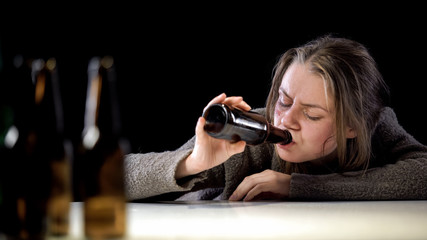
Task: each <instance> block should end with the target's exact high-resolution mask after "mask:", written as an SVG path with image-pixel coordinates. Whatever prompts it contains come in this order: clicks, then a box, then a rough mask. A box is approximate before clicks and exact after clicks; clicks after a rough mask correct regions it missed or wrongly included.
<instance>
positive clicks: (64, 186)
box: [32, 58, 72, 236]
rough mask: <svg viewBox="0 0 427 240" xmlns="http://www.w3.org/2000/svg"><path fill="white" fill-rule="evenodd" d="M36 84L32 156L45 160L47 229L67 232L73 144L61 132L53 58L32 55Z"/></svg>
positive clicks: (52, 232)
mask: <svg viewBox="0 0 427 240" xmlns="http://www.w3.org/2000/svg"><path fill="white" fill-rule="evenodd" d="M32 80H33V83H34V84H35V98H34V101H35V113H34V114H35V116H34V118H33V119H34V121H35V124H34V136H35V137H36V139H37V140H38V142H37V144H36V145H35V146H34V149H35V151H34V156H35V158H36V160H37V161H38V162H46V169H44V170H43V171H47V173H46V174H47V176H49V178H47V179H46V180H45V181H46V185H45V186H47V187H48V188H49V189H48V196H47V201H46V233H47V235H48V236H66V235H67V234H68V232H69V212H70V203H71V201H72V188H71V184H72V183H71V170H72V169H71V161H72V159H71V158H72V145H71V142H70V141H69V140H68V139H66V138H65V136H64V119H63V106H62V97H61V92H60V86H59V77H58V69H57V63H56V59H54V58H50V59H48V60H47V61H44V60H43V59H35V60H34V61H33V62H32Z"/></svg>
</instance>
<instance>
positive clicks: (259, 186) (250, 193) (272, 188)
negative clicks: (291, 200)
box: [229, 170, 290, 201]
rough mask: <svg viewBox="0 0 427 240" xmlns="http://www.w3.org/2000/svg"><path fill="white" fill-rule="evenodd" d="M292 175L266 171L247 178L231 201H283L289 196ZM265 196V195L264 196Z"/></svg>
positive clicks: (231, 197)
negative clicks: (266, 199)
mask: <svg viewBox="0 0 427 240" xmlns="http://www.w3.org/2000/svg"><path fill="white" fill-rule="evenodd" d="M289 185H290V175H288V174H284V173H280V172H276V171H273V170H265V171H263V172H261V173H256V174H253V175H250V176H248V177H246V178H245V179H244V180H243V181H242V182H241V183H240V184H239V186H238V187H237V188H236V190H235V191H234V192H233V194H232V195H231V196H230V198H229V200H232V201H237V200H241V199H243V200H244V201H250V200H254V199H262V198H264V197H267V198H268V199H283V198H285V197H286V196H288V194H289ZM263 194H264V195H263Z"/></svg>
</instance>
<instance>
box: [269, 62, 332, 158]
mask: <svg viewBox="0 0 427 240" xmlns="http://www.w3.org/2000/svg"><path fill="white" fill-rule="evenodd" d="M325 89H326V88H325V81H324V80H323V79H322V78H321V77H320V76H319V75H317V74H314V73H312V72H310V70H309V68H308V67H307V66H306V65H305V64H300V63H293V64H292V65H291V66H289V68H288V69H287V71H286V73H285V75H284V76H283V79H282V83H281V85H280V89H279V98H278V100H277V102H276V106H275V111H274V125H275V126H277V127H279V128H282V129H288V130H289V131H290V132H291V134H292V137H293V141H292V143H290V144H287V145H281V144H277V151H278V154H279V156H280V158H281V159H284V160H286V161H288V162H294V163H300V162H306V161H311V160H315V159H319V158H321V157H323V156H326V155H328V154H330V153H332V152H333V151H334V150H335V149H336V146H337V144H336V138H335V124H334V123H335V119H334V116H335V109H334V104H333V99H332V97H330V96H329V97H328V94H327V93H326V90H325Z"/></svg>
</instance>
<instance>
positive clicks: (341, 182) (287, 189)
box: [125, 36, 427, 201]
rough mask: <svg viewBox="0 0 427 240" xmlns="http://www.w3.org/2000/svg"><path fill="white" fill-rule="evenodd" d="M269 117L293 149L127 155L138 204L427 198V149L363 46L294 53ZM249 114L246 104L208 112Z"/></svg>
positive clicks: (201, 146)
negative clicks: (400, 115)
mask: <svg viewBox="0 0 427 240" xmlns="http://www.w3.org/2000/svg"><path fill="white" fill-rule="evenodd" d="M274 70H275V71H274V77H273V82H272V86H271V90H270V93H269V96H268V99H267V104H266V107H265V109H255V111H258V112H260V113H262V114H264V115H265V116H266V117H267V119H268V120H269V121H270V122H273V123H274V125H275V126H277V127H279V128H282V129H288V130H289V131H290V132H291V134H292V136H293V142H292V143H290V144H287V145H280V144H268V143H264V144H260V145H256V146H250V145H246V143H245V142H243V141H240V142H237V143H232V142H230V141H227V140H222V139H215V138H212V137H210V136H209V135H208V134H207V133H206V132H205V131H204V130H203V125H204V123H205V119H204V118H203V117H200V118H199V120H198V122H197V125H196V130H195V132H196V135H195V136H194V137H193V138H192V139H190V140H189V141H188V142H187V143H186V144H184V145H183V146H182V147H180V148H179V149H177V150H175V151H166V152H162V153H154V152H152V153H136V154H128V155H127V156H126V160H125V169H126V187H127V196H128V199H129V200H149V199H158V200H175V199H176V200H179V199H186V200H188V199H193V200H194V199H229V200H244V201H250V200H261V199H263V200H265V199H276V200H277V199H282V200H283V199H303V200H382V199H427V147H426V146H424V145H422V144H421V143H419V142H418V141H417V140H416V139H414V138H413V137H412V136H411V135H409V134H408V133H407V132H406V131H405V130H404V129H403V128H402V127H401V126H400V125H399V124H398V122H397V119H396V116H395V114H394V112H393V110H392V109H391V108H390V107H387V105H386V104H387V102H386V100H387V94H388V91H387V86H386V84H385V83H384V81H383V79H382V76H381V74H380V73H379V71H378V69H377V66H376V63H375V61H374V59H373V58H372V57H371V56H370V54H369V53H368V51H367V49H366V48H365V47H364V46H363V45H361V44H360V43H358V42H355V41H353V40H350V39H345V38H334V37H331V36H323V37H320V38H318V39H315V40H314V41H311V42H309V43H307V44H305V45H303V46H301V47H299V48H293V49H290V50H288V51H287V52H285V53H284V54H283V55H282V56H281V58H280V59H279V61H278V62H277V65H276V66H275V69H274ZM214 103H225V104H228V105H231V106H234V107H237V108H240V109H242V110H250V109H251V108H250V106H249V105H248V104H247V103H246V102H245V101H244V100H243V99H242V97H227V96H226V95H225V94H221V95H219V96H217V97H216V98H214V99H213V100H212V101H211V102H210V103H209V104H208V105H210V104H214Z"/></svg>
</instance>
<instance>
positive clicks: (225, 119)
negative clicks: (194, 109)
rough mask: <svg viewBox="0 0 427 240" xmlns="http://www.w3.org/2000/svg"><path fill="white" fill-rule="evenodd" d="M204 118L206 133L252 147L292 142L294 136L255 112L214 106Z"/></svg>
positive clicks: (208, 109) (206, 112) (206, 110)
mask: <svg viewBox="0 0 427 240" xmlns="http://www.w3.org/2000/svg"><path fill="white" fill-rule="evenodd" d="M203 117H204V118H205V119H206V123H205V126H204V129H205V131H206V132H207V133H208V134H209V135H210V136H212V137H214V138H220V139H227V140H231V141H240V140H243V141H245V142H246V143H247V144H250V145H257V144H261V143H265V142H268V143H280V144H288V143H290V142H292V135H291V133H290V132H289V131H288V130H283V129H279V128H277V127H275V126H273V125H272V124H270V123H268V122H267V119H266V118H265V117H264V116H263V115H261V114H259V113H257V112H254V111H242V110H240V109H237V108H233V107H230V106H228V105H225V104H212V105H210V106H209V107H207V108H206V109H205V111H204V112H203Z"/></svg>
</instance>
